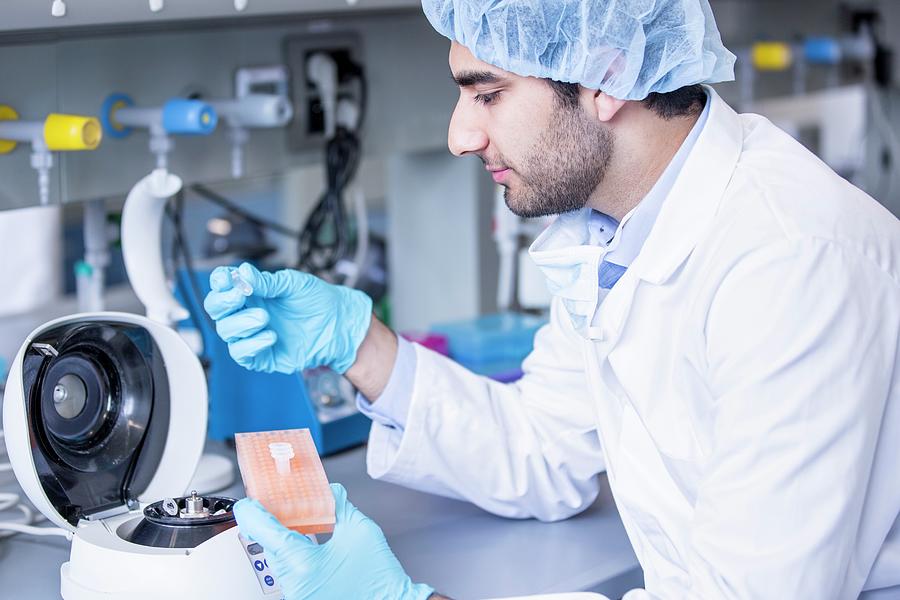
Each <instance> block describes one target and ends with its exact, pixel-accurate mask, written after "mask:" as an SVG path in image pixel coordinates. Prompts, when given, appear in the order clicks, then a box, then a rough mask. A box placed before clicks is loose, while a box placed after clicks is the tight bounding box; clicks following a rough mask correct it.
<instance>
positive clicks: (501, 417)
mask: <svg viewBox="0 0 900 600" xmlns="http://www.w3.org/2000/svg"><path fill="white" fill-rule="evenodd" d="M414 348H415V351H416V370H415V378H414V382H413V386H412V391H411V400H410V404H409V413H408V415H407V417H406V426H405V428H404V429H402V430H398V429H396V428H390V427H385V426H383V425H381V424H379V423H377V422H375V423H373V424H372V431H371V434H370V437H369V450H368V470H369V474H370V475H371V476H372V477H374V478H376V479H384V480H386V481H391V482H394V483H398V484H400V485H404V486H407V487H411V488H415V489H418V490H422V491H426V492H430V493H434V494H440V495H443V496H448V497H451V498H458V499H462V500H467V501H470V502H473V503H475V504H477V505H478V506H480V507H482V508H484V509H485V510H487V511H490V512H492V513H495V514H498V515H502V516H506V517H521V518H525V517H536V518H538V519H542V520H547V521H552V520H557V519H563V518H566V517H569V516H571V515H573V514H576V513H578V512H580V511H582V510H583V509H585V508H586V507H587V506H589V505H590V504H591V502H593V500H594V499H595V498H596V496H597V493H598V481H597V477H596V475H597V473H598V472H600V471H602V470H603V458H602V450H601V447H600V440H599V437H598V434H597V431H596V418H595V411H594V409H593V406H592V404H591V399H590V395H589V393H588V388H587V381H586V376H585V372H584V357H583V351H584V350H583V340H581V338H579V337H577V334H576V333H575V332H574V331H573V330H572V326H571V323H570V322H569V319H568V315H567V313H565V311H564V309H563V308H562V307H561V306H558V305H557V303H556V302H555V301H554V305H553V307H552V309H551V318H550V323H549V324H548V325H546V326H544V327H543V328H541V329H540V330H539V331H538V333H537V336H536V337H535V347H534V351H533V352H532V353H531V354H530V355H529V357H528V358H527V359H526V361H525V362H524V364H523V370H524V372H525V375H524V377H523V378H522V379H521V380H519V381H518V382H515V383H511V384H503V383H498V382H496V381H493V380H491V379H488V378H486V377H481V376H478V375H475V374H473V373H472V372H470V371H468V370H466V369H464V368H463V367H461V366H459V365H458V364H456V363H454V362H453V361H451V360H449V359H447V358H446V357H443V356H441V355H439V354H437V353H434V352H431V351H430V350H428V349H426V348H423V347H421V346H418V345H414Z"/></svg>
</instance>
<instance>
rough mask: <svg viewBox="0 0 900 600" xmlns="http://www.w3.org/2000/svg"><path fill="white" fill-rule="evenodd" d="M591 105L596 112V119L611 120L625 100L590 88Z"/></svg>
mask: <svg viewBox="0 0 900 600" xmlns="http://www.w3.org/2000/svg"><path fill="white" fill-rule="evenodd" d="M591 94H592V96H593V97H592V98H591V105H592V106H593V108H594V110H595V111H596V114H597V119H598V120H599V121H601V122H603V123H608V122H610V121H612V119H613V117H615V116H616V114H617V113H618V112H619V110H620V109H621V108H622V107H623V106H625V102H626V100H619V99H618V98H613V97H612V96H610V95H608V94H605V93H603V92H601V91H599V90H591Z"/></svg>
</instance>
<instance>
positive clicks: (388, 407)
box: [356, 336, 416, 429]
mask: <svg viewBox="0 0 900 600" xmlns="http://www.w3.org/2000/svg"><path fill="white" fill-rule="evenodd" d="M415 374H416V351H415V350H413V345H412V342H408V341H406V340H405V339H403V337H400V336H398V337H397V358H396V359H394V368H393V369H392V370H391V376H390V377H389V378H388V382H387V385H386V386H385V387H384V391H383V392H381V395H380V396H378V398H376V401H373V402H370V401H369V399H368V398H366V397H365V396H363V395H362V394H356V408H357V409H359V412H361V413H362V414H364V415H366V416H367V417H369V418H370V419H372V420H373V421H376V422H377V423H379V424H381V425H385V426H387V427H391V428H394V429H403V427H405V426H406V415H407V414H408V413H409V401H410V399H411V398H412V384H413V379H414V377H415Z"/></svg>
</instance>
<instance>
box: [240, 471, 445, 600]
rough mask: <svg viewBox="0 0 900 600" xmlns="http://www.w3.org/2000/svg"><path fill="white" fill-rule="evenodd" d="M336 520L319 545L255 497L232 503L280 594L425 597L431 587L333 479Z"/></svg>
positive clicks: (290, 599) (384, 599)
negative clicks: (416, 578) (416, 579)
mask: <svg viewBox="0 0 900 600" xmlns="http://www.w3.org/2000/svg"><path fill="white" fill-rule="evenodd" d="M331 491H332V493H333V494H334V502H335V517H336V523H335V526H334V533H333V534H332V536H331V539H330V540H328V541H327V542H325V543H324V544H321V545H316V544H314V543H313V542H312V541H311V540H310V539H309V538H307V537H306V536H304V535H300V534H299V533H297V532H295V531H291V530H290V529H287V528H286V527H284V526H283V525H282V524H281V523H279V522H278V520H277V519H275V517H273V516H272V515H271V514H270V513H269V512H267V511H266V509H264V508H263V507H262V505H261V504H260V503H259V502H257V501H256V500H250V499H247V498H245V499H243V500H240V501H239V502H237V504H235V505H234V516H235V518H236V519H237V522H238V527H240V529H241V533H242V534H244V535H245V536H249V537H251V538H252V539H253V540H254V541H256V542H259V543H260V544H261V545H262V547H263V548H264V549H265V551H266V560H267V562H268V563H269V567H271V568H272V571H273V572H274V573H275V579H276V581H277V582H278V585H279V586H281V591H282V593H283V594H284V597H285V600H301V599H305V598H315V599H318V598H340V599H341V600H353V599H355V598H360V599H365V600H425V599H426V598H428V597H429V596H431V594H432V593H434V589H433V588H431V587H429V586H427V585H424V584H421V583H413V582H412V580H411V579H410V578H409V576H408V575H407V574H406V572H405V571H404V570H403V567H401V566H400V562H399V561H398V560H397V557H395V556H394V553H393V552H391V549H390V547H388V544H387V540H385V539H384V534H383V533H382V532H381V528H380V527H378V525H376V524H375V522H374V521H372V519H370V518H369V517H367V516H366V515H364V514H362V513H361V512H359V509H357V508H356V507H355V506H353V505H352V504H351V503H350V501H349V500H347V490H345V489H344V486H342V485H340V484H337V483H333V484H331Z"/></svg>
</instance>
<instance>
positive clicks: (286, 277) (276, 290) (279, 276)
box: [238, 263, 313, 298]
mask: <svg viewBox="0 0 900 600" xmlns="http://www.w3.org/2000/svg"><path fill="white" fill-rule="evenodd" d="M238 271H239V272H240V274H241V278H242V279H243V280H244V281H246V282H247V283H248V284H250V287H252V288H253V295H254V296H256V297H257V298H284V297H285V296H289V295H291V294H294V293H296V292H298V291H300V289H302V288H303V287H305V286H304V284H305V283H306V279H304V278H312V277H313V276H312V275H309V274H307V273H300V272H299V271H293V270H290V269H282V270H281V271H276V272H274V273H271V272H268V271H260V270H259V269H257V268H256V267H254V266H253V265H251V264H250V263H242V264H241V266H240V267H238Z"/></svg>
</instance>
